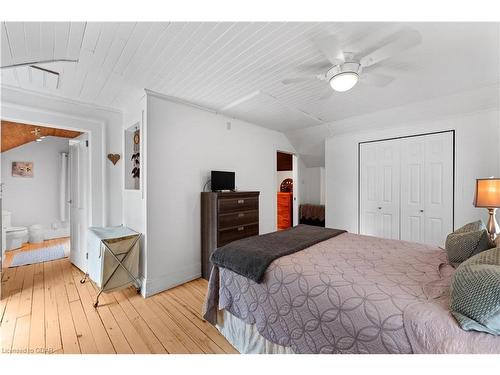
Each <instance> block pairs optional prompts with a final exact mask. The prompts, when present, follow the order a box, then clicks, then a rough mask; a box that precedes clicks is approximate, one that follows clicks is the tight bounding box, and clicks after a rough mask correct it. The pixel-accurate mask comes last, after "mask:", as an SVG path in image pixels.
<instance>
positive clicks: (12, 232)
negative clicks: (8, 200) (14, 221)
mask: <svg viewBox="0 0 500 375" xmlns="http://www.w3.org/2000/svg"><path fill="white" fill-rule="evenodd" d="M11 218H12V213H11V212H9V211H2V231H4V232H5V251H9V250H15V249H18V248H20V247H21V246H23V244H25V243H26V242H28V229H27V228H26V227H13V226H12V225H11Z"/></svg>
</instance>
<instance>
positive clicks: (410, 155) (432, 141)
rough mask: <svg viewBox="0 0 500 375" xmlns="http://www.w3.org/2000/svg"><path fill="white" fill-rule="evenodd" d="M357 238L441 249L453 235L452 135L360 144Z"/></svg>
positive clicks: (435, 135)
mask: <svg viewBox="0 0 500 375" xmlns="http://www.w3.org/2000/svg"><path fill="white" fill-rule="evenodd" d="M359 219H360V233H361V234H368V235H373V236H377V237H384V238H392V239H401V240H406V241H413V242H420V243H426V244H431V245H442V244H443V243H444V241H445V238H446V235H447V234H448V233H450V232H451V231H452V230H453V133H452V132H445V133H438V134H429V135H423V136H416V137H407V138H400V139H394V140H387V141H378V142H370V143H362V144H361V145H360V218H359Z"/></svg>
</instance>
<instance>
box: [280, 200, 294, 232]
mask: <svg viewBox="0 0 500 375" xmlns="http://www.w3.org/2000/svg"><path fill="white" fill-rule="evenodd" d="M277 194H278V196H277V199H276V202H277V205H278V230H281V229H286V228H290V227H291V226H292V209H293V202H292V198H293V195H292V193H277Z"/></svg>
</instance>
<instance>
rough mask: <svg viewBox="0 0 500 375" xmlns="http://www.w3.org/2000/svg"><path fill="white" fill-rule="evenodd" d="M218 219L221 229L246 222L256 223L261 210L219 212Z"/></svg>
mask: <svg viewBox="0 0 500 375" xmlns="http://www.w3.org/2000/svg"><path fill="white" fill-rule="evenodd" d="M217 221H218V222H217V226H218V228H219V229H226V228H230V227H235V226H240V225H245V224H254V223H258V222H259V211H257V210H253V211H241V212H232V213H226V214H219V217H218V220H217Z"/></svg>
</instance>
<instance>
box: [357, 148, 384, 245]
mask: <svg viewBox="0 0 500 375" xmlns="http://www.w3.org/2000/svg"><path fill="white" fill-rule="evenodd" d="M360 166H361V180H360V216H361V217H360V233H361V234H366V235H369V236H379V232H380V212H379V208H378V207H380V205H379V195H380V194H379V190H380V189H379V187H378V179H379V178H378V170H379V166H378V153H377V143H364V144H362V145H361V148H360Z"/></svg>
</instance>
